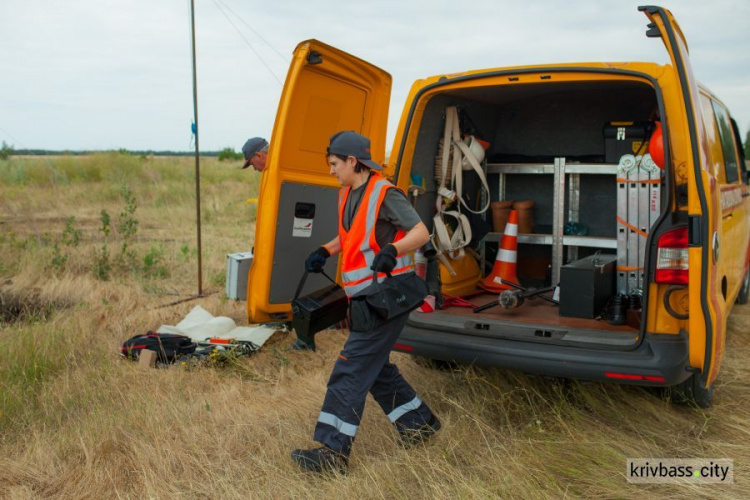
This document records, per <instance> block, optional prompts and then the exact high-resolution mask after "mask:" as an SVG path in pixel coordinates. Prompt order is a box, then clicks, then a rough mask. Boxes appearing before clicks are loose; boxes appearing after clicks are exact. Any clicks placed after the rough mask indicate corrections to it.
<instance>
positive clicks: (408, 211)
mask: <svg viewBox="0 0 750 500" xmlns="http://www.w3.org/2000/svg"><path fill="white" fill-rule="evenodd" d="M378 219H382V220H387V221H388V222H390V223H391V224H393V225H394V226H396V227H397V228H398V229H402V230H404V231H409V230H410V229H412V228H413V227H414V226H416V225H417V224H418V223H420V222H422V219H420V217H419V214H417V211H416V210H414V207H413V206H412V205H411V203H409V200H408V199H407V198H406V195H405V194H404V193H403V191H401V190H399V189H389V190H388V192H386V193H385V198H384V199H383V204H382V205H381V206H380V213H379V214H378Z"/></svg>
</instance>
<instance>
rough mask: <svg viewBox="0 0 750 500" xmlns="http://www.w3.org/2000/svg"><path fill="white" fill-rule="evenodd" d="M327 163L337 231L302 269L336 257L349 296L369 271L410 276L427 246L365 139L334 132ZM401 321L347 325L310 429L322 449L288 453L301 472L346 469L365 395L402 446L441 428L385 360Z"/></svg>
mask: <svg viewBox="0 0 750 500" xmlns="http://www.w3.org/2000/svg"><path fill="white" fill-rule="evenodd" d="M327 159H328V163H329V165H330V167H331V174H332V175H335V176H336V178H337V180H338V181H339V183H340V184H341V186H342V189H341V191H340V193H339V205H338V212H339V224H338V226H339V230H338V233H339V234H338V236H336V238H334V239H333V240H331V241H329V242H328V243H326V244H325V245H323V246H321V247H320V248H318V249H317V250H315V251H314V252H313V253H312V254H311V255H310V257H308V259H307V261H306V262H305V267H306V269H307V271H309V272H320V271H321V270H322V268H323V266H324V265H325V262H326V259H328V258H329V257H330V256H332V255H336V254H338V253H341V256H340V258H341V259H342V263H341V279H342V283H341V284H342V286H343V288H344V291H345V292H346V294H347V296H349V297H351V296H352V295H354V294H356V293H357V292H359V291H361V290H363V289H365V288H366V287H368V286H369V285H370V284H371V283H372V280H373V272H377V273H378V276H380V275H381V274H380V273H383V274H382V276H383V277H384V276H385V275H386V274H385V273H390V274H391V275H398V274H405V273H413V272H414V265H413V261H412V257H411V254H410V253H409V252H412V251H414V250H416V249H417V248H420V247H422V246H423V245H424V244H425V243H427V241H428V240H429V238H430V235H429V233H428V231H427V228H426V227H425V225H424V223H423V222H422V221H421V219H420V217H419V215H418V214H417V212H416V211H415V210H414V208H413V207H412V205H411V203H409V200H408V199H407V198H406V195H405V194H404V193H403V191H401V190H400V189H398V188H396V186H394V185H393V184H391V183H390V182H388V181H387V180H386V179H385V178H384V177H382V176H381V175H380V173H379V171H380V170H382V168H383V167H382V165H379V164H377V163H376V162H374V161H372V159H371V155H370V140H369V139H368V138H367V137H364V136H362V135H360V134H358V133H356V132H353V131H344V132H339V133H337V134H335V135H333V136H332V137H331V141H330V145H329V147H328V150H327ZM408 317H409V315H408V314H402V315H401V316H397V317H396V318H394V319H392V320H388V321H385V322H382V324H379V325H378V326H376V327H375V329H374V330H373V331H369V332H359V331H357V329H356V325H353V326H352V329H351V331H350V332H349V337H348V338H347V340H346V343H345V344H344V349H343V350H342V351H341V354H340V355H339V357H338V359H337V360H336V363H335V365H334V367H333V371H332V372H331V377H330V379H329V381H328V388H327V392H326V396H325V399H324V401H323V408H322V410H321V412H320V415H319V417H318V421H317V424H316V427H315V434H314V439H315V441H318V442H320V443H322V444H323V446H322V447H319V448H313V449H307V450H294V451H293V452H292V459H293V460H294V461H295V462H296V463H297V464H299V465H300V466H301V467H302V468H304V469H306V470H310V471H314V472H323V471H330V470H333V471H339V472H345V471H346V469H347V465H348V459H349V454H350V452H351V447H352V444H353V442H354V438H355V436H356V434H357V429H358V428H359V422H360V419H361V418H362V411H363V410H364V406H365V398H366V397H367V393H368V392H369V393H371V394H372V395H373V397H374V398H375V400H376V401H377V402H378V404H379V405H380V407H381V408H382V409H383V411H384V412H385V413H386V415H387V416H388V418H389V419H390V421H391V423H393V425H394V426H395V428H396V430H397V432H398V437H399V442H400V443H401V444H402V445H403V446H405V447H410V446H414V445H417V444H420V443H422V442H423V441H425V440H426V439H427V438H429V437H430V436H432V435H433V434H434V433H435V432H437V430H438V429H440V422H439V421H438V419H437V418H436V417H435V416H434V415H433V414H432V411H431V410H430V408H429V407H428V406H427V405H426V404H425V403H424V402H423V401H422V400H421V399H420V398H419V396H417V394H416V392H415V391H414V389H412V387H411V386H410V385H409V384H408V383H407V382H406V380H404V378H403V376H401V374H400V373H399V371H398V368H396V365H394V364H392V363H391V362H390V361H389V357H390V352H391V350H392V349H393V345H394V344H395V342H396V339H397V338H398V336H399V334H400V333H401V330H402V329H403V327H404V325H405V324H406V321H407V319H408Z"/></svg>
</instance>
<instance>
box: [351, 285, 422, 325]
mask: <svg viewBox="0 0 750 500" xmlns="http://www.w3.org/2000/svg"><path fill="white" fill-rule="evenodd" d="M429 293H430V292H429V289H428V287H427V283H425V282H424V280H422V278H420V277H419V276H417V275H416V274H415V273H405V274H399V275H398V276H391V275H390V274H388V277H387V278H385V279H384V280H383V281H381V282H379V283H378V278H377V273H373V279H372V284H371V285H370V286H368V287H367V288H365V289H364V290H362V291H361V292H359V293H357V294H355V295H353V296H352V297H350V299H349V308H350V309H349V315H350V320H351V324H352V330H356V331H358V332H370V331H372V330H373V329H375V327H377V326H378V325H382V324H383V323H386V322H388V321H390V320H392V319H393V318H396V317H398V316H401V315H402V314H407V313H409V312H411V311H413V310H414V309H416V308H417V307H419V306H421V305H422V302H423V301H424V298H425V297H426V296H427V295H428V294H429Z"/></svg>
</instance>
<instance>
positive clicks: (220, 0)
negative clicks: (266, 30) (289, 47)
mask: <svg viewBox="0 0 750 500" xmlns="http://www.w3.org/2000/svg"><path fill="white" fill-rule="evenodd" d="M218 2H219V3H220V4H221V5H223V6H224V8H225V9H227V10H228V11H229V12H231V13H232V14H233V15H234V16H235V17H236V18H237V19H239V20H240V22H242V24H244V25H245V26H247V28H248V29H249V30H250V31H252V32H253V33H255V35H256V36H257V37H258V38H260V39H261V40H262V41H263V43H265V44H266V45H268V46H269V47H270V48H271V50H273V51H274V52H276V55H278V56H279V57H280V58H281V60H282V61H284V62H285V63H288V62H289V58H288V57H284V56H283V55H282V54H281V52H279V51H278V50H276V47H274V46H273V45H271V43H270V42H269V41H268V40H266V39H265V38H263V36H262V35H261V34H260V33H258V31H257V30H256V29H255V28H253V27H252V26H250V24H248V23H247V22H245V20H244V19H243V18H242V17H241V16H240V15H239V14H237V13H236V12H235V11H233V10H232V9H231V8H229V6H228V5H227V4H226V3H224V0H218Z"/></svg>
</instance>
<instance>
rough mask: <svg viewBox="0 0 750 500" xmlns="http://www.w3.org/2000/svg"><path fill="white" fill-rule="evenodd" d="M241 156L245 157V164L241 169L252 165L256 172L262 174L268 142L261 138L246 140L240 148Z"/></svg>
mask: <svg viewBox="0 0 750 500" xmlns="http://www.w3.org/2000/svg"><path fill="white" fill-rule="evenodd" d="M242 154H244V155H245V164H244V165H243V166H242V168H247V167H249V166H250V165H252V166H253V168H254V169H255V170H256V171H257V172H263V169H264V168H266V157H267V156H268V141H266V140H265V139H263V138H262V137H253V138H252V139H248V140H247V142H246V143H245V145H244V146H242Z"/></svg>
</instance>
